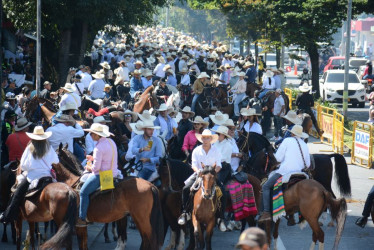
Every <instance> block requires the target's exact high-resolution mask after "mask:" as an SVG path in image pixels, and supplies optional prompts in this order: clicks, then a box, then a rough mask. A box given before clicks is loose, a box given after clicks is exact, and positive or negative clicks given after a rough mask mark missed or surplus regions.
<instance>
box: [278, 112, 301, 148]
mask: <svg viewBox="0 0 374 250" xmlns="http://www.w3.org/2000/svg"><path fill="white" fill-rule="evenodd" d="M282 118H283V119H285V120H286V126H287V130H286V132H285V133H284V135H283V137H282V138H280V139H279V140H278V141H276V142H275V146H277V145H279V144H281V143H282V142H283V140H284V139H286V138H288V137H291V132H290V131H289V130H291V129H292V128H293V126H294V125H295V124H296V125H301V123H302V120H301V118H300V117H298V116H297V114H296V112H295V111H293V110H290V111H288V113H287V115H285V116H283V117H282Z"/></svg>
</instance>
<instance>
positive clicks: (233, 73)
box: [230, 70, 238, 77]
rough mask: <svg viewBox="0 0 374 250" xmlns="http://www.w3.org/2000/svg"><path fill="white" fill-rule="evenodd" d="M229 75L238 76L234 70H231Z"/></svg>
mask: <svg viewBox="0 0 374 250" xmlns="http://www.w3.org/2000/svg"><path fill="white" fill-rule="evenodd" d="M230 76H231V77H234V76H238V72H237V71H236V70H234V71H232V72H231V74H230Z"/></svg>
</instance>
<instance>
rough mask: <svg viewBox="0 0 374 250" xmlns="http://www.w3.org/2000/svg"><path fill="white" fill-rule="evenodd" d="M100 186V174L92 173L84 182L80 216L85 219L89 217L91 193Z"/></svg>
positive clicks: (81, 193)
mask: <svg viewBox="0 0 374 250" xmlns="http://www.w3.org/2000/svg"><path fill="white" fill-rule="evenodd" d="M99 187H100V176H99V175H90V176H89V177H88V178H87V180H86V182H85V183H84V184H83V186H82V188H81V191H80V204H79V218H81V219H82V220H85V219H86V217H87V210H88V205H89V204H90V194H92V193H93V192H95V190H96V189H98V188H99Z"/></svg>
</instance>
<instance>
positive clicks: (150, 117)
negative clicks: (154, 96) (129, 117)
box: [138, 110, 156, 121]
mask: <svg viewBox="0 0 374 250" xmlns="http://www.w3.org/2000/svg"><path fill="white" fill-rule="evenodd" d="M138 116H139V118H140V120H142V121H146V120H151V121H154V120H156V116H154V115H151V113H150V112H149V110H144V111H143V113H142V114H138Z"/></svg>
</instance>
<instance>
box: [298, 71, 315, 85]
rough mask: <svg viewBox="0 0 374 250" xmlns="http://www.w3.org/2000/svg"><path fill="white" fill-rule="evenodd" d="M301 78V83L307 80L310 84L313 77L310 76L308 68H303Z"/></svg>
mask: <svg viewBox="0 0 374 250" xmlns="http://www.w3.org/2000/svg"><path fill="white" fill-rule="evenodd" d="M300 79H301V82H300V85H303V84H304V81H306V82H307V84H308V85H309V81H310V80H311V79H312V77H311V76H310V74H309V70H308V69H307V68H304V69H303V73H302V74H301V75H300Z"/></svg>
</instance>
